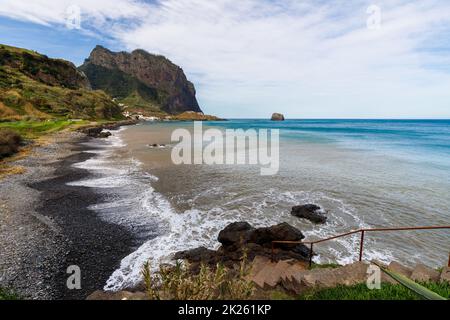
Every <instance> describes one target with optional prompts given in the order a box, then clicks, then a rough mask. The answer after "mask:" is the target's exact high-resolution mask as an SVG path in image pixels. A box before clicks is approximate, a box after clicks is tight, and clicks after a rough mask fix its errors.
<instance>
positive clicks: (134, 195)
mask: <svg viewBox="0 0 450 320" xmlns="http://www.w3.org/2000/svg"><path fill="white" fill-rule="evenodd" d="M177 128H187V129H189V130H191V129H192V124H188V123H144V124H141V125H138V126H134V127H128V128H125V129H121V130H120V131H118V132H114V136H113V137H112V138H110V139H109V140H107V141H104V142H99V141H96V142H91V143H90V146H92V148H93V151H90V152H95V153H96V156H95V157H94V158H92V159H90V160H88V161H86V162H83V163H79V164H77V166H79V167H82V168H86V169H89V170H90V171H91V172H92V173H93V175H92V178H89V179H88V180H84V181H78V182H75V183H73V184H77V185H83V186H88V187H92V188H94V189H95V190H96V191H97V192H100V193H103V194H106V195H107V196H108V201H105V203H99V204H97V205H95V206H93V207H92V209H93V210H96V211H98V212H99V213H100V214H101V216H102V217H103V218H104V219H105V220H108V221H112V222H115V223H118V224H121V225H124V226H127V227H129V228H130V230H131V231H132V232H134V233H135V234H136V236H137V239H138V240H137V243H136V251H135V252H133V253H131V254H130V255H129V256H128V257H126V258H125V259H123V261H122V263H121V267H120V268H119V269H118V270H117V271H116V272H115V273H114V274H113V275H112V276H111V278H110V279H109V281H108V283H107V286H106V288H107V289H121V288H125V287H130V286H133V285H135V284H136V282H137V281H139V278H140V269H141V266H142V264H143V263H144V262H145V261H147V260H149V259H150V260H151V261H152V265H153V266H157V265H158V264H159V263H160V262H165V261H168V260H169V259H170V256H171V254H173V253H174V252H176V251H179V250H184V249H190V248H195V247H198V246H206V247H210V248H216V247H217V246H218V243H217V240H216V239H217V235H218V233H219V231H220V230H221V229H223V228H224V227H225V226H226V225H228V224H229V223H231V222H235V221H248V222H249V223H251V224H252V225H254V226H257V227H259V226H270V225H273V224H277V223H281V222H288V223H290V224H292V225H294V226H295V227H297V228H299V229H300V230H302V232H303V233H304V234H305V236H306V238H307V239H308V240H310V239H320V238H325V237H329V236H333V235H336V234H339V233H343V232H347V231H351V230H353V229H358V228H362V227H364V228H371V227H397V226H430V225H450V210H449V209H450V194H449V190H450V121H447V120H435V121H432V120H427V121H426V120H423V121H419V120H410V121H409V120H403V121H400V120H395V121H394V120H288V121H285V122H272V121H264V120H231V121H227V122H216V123H212V122H208V123H205V124H204V128H205V129H207V128H216V129H220V130H224V129H245V130H246V129H280V133H281V136H280V170H279V173H278V174H277V175H275V176H261V175H260V167H259V166H250V165H240V166H227V165H220V166H219V165H213V166H208V165H181V166H175V165H173V164H172V161H171V157H170V154H171V151H172V147H173V144H172V143H171V141H170V135H171V133H172V132H173V130H175V129H177ZM154 143H158V144H161V143H162V144H165V145H166V147H165V148H152V147H150V146H149V145H152V144H154ZM306 203H315V204H318V205H320V206H322V207H323V208H324V209H325V210H327V211H329V214H328V215H329V218H328V222H327V223H326V224H324V225H314V224H312V223H310V222H309V221H305V220H301V219H298V218H295V217H292V216H291V215H290V210H291V208H292V206H294V205H298V204H306ZM358 250H359V236H357V235H355V236H351V237H347V238H342V239H338V240H336V241H332V242H328V243H324V244H321V245H318V246H317V248H316V251H317V253H318V255H317V256H316V257H315V260H316V261H317V262H338V263H342V264H345V263H351V262H353V261H355V260H357V258H358ZM449 252H450V232H449V231H407V232H399V233H382V234H381V233H379V234H378V233H371V234H369V235H367V236H366V243H365V251H364V259H366V260H371V259H377V260H381V261H385V262H389V261H392V260H396V261H399V262H401V263H403V264H406V265H412V264H414V263H418V262H421V263H425V264H428V265H429V266H432V267H438V266H443V265H445V264H446V263H447V260H448V254H449Z"/></svg>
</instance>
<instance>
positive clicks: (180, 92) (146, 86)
mask: <svg viewBox="0 0 450 320" xmlns="http://www.w3.org/2000/svg"><path fill="white" fill-rule="evenodd" d="M79 70H81V71H82V72H84V73H85V74H86V76H87V77H88V79H89V81H90V83H91V85H92V87H93V89H101V90H104V91H105V92H106V93H108V94H110V95H111V96H112V97H113V98H116V99H117V100H118V101H119V102H121V103H122V104H123V105H126V106H127V107H129V108H130V110H133V111H136V110H138V111H143V112H144V113H145V112H147V113H149V112H150V113H152V112H158V111H163V112H165V113H168V114H180V113H183V112H186V111H194V112H202V110H201V109H200V107H199V104H198V102H197V99H196V96H195V95H196V91H195V87H194V85H193V84H192V83H191V82H190V81H188V79H187V77H186V75H185V73H184V72H183V70H182V69H181V68H180V67H179V66H177V65H175V64H174V63H172V62H171V61H169V60H168V59H167V58H165V57H163V56H160V55H154V54H150V53H148V52H146V51H144V50H140V49H139V50H135V51H133V52H131V53H128V52H112V51H110V50H108V49H106V48H104V47H102V46H97V47H96V48H95V49H94V50H93V51H92V52H91V54H90V56H89V58H88V59H87V60H86V61H85V62H84V64H83V65H82V66H81V67H80V68H79Z"/></svg>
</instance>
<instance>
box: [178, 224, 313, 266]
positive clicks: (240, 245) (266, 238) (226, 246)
mask: <svg viewBox="0 0 450 320" xmlns="http://www.w3.org/2000/svg"><path fill="white" fill-rule="evenodd" d="M304 238H305V236H304V235H303V233H302V232H301V231H300V230H298V229H296V228H294V227H293V226H291V225H289V224H288V223H281V224H278V225H275V226H271V227H265V228H254V227H252V226H251V225H250V224H249V223H247V222H235V223H232V224H230V225H228V226H227V227H226V228H225V229H223V230H222V231H221V232H220V233H219V237H218V241H219V242H220V243H221V244H222V246H221V247H220V248H219V249H218V250H217V251H214V250H209V249H206V248H204V247H200V248H196V249H193V250H187V251H181V252H178V253H176V254H175V256H174V259H175V260H187V261H188V262H190V263H192V264H196V265H197V266H198V264H199V263H204V264H207V265H210V266H213V267H214V266H215V265H217V263H221V264H223V265H225V266H227V267H232V266H233V265H235V264H236V263H238V262H239V261H240V260H241V259H242V257H243V256H244V254H245V255H246V256H247V259H248V260H249V261H253V259H254V258H255V257H256V256H263V257H267V258H272V257H273V258H274V260H276V261H279V260H287V259H291V260H297V261H305V260H308V259H309V256H310V254H311V252H310V249H309V248H308V247H306V246H305V245H303V244H301V243H293V244H277V245H275V248H274V249H275V250H274V255H273V256H272V242H273V241H294V242H297V241H298V242H300V241H301V240H303V239H304Z"/></svg>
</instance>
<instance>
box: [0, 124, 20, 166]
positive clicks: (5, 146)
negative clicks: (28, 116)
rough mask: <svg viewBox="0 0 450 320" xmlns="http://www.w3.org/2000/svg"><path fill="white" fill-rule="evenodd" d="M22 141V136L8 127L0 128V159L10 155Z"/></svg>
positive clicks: (17, 149)
mask: <svg viewBox="0 0 450 320" xmlns="http://www.w3.org/2000/svg"><path fill="white" fill-rule="evenodd" d="M21 143H22V137H21V136H20V135H19V134H17V133H16V132H14V131H12V130H9V129H0V159H3V158H5V157H8V156H11V155H13V154H14V153H16V152H17V151H19V147H20V145H21Z"/></svg>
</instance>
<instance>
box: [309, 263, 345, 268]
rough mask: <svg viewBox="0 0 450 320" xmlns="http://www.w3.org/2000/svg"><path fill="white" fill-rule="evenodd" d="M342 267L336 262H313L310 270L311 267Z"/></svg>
mask: <svg viewBox="0 0 450 320" xmlns="http://www.w3.org/2000/svg"><path fill="white" fill-rule="evenodd" d="M339 267H342V266H341V265H340V264H337V263H325V264H316V263H313V265H312V266H311V268H310V270H313V269H336V268H339Z"/></svg>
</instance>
